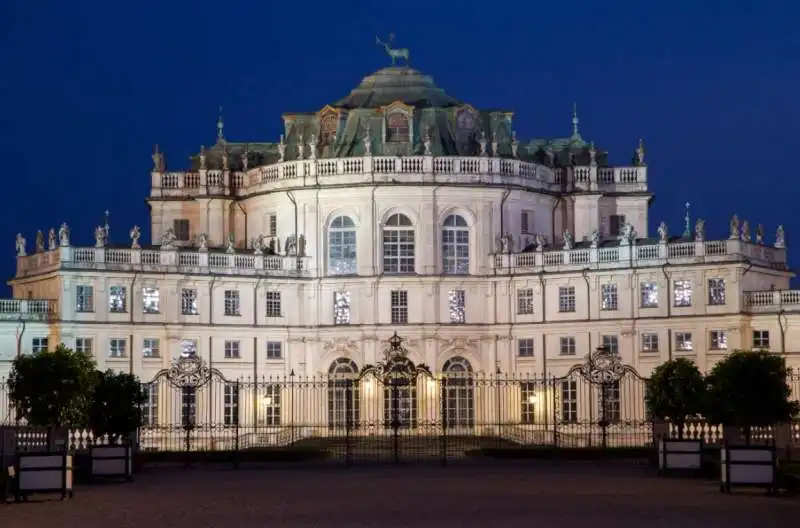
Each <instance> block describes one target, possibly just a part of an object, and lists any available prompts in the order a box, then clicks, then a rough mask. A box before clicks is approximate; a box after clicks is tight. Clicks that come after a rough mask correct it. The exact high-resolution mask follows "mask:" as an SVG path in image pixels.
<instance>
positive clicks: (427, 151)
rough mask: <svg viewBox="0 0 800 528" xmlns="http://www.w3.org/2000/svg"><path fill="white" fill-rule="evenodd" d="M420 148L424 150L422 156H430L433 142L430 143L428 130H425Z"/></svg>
mask: <svg viewBox="0 0 800 528" xmlns="http://www.w3.org/2000/svg"><path fill="white" fill-rule="evenodd" d="M422 146H423V148H424V149H425V150H424V152H423V155H425V156H430V155H431V152H432V151H431V147H432V146H433V142H432V141H431V133H430V129H429V128H426V129H425V138H424V139H423V140H422Z"/></svg>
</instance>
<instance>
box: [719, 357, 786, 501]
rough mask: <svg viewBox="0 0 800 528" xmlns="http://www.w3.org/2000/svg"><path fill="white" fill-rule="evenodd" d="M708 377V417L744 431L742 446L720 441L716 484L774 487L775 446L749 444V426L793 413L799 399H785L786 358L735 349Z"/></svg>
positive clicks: (774, 421)
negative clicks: (718, 476)
mask: <svg viewBox="0 0 800 528" xmlns="http://www.w3.org/2000/svg"><path fill="white" fill-rule="evenodd" d="M707 382H708V391H709V399H708V407H707V416H708V418H709V420H713V421H714V422H715V423H719V424H722V425H723V426H727V427H735V428H736V429H737V430H739V431H741V432H742V434H743V435H744V445H741V444H740V443H739V445H737V443H733V442H730V443H729V442H728V441H725V442H724V444H723V446H722V449H721V452H720V460H721V470H720V488H721V489H722V490H723V491H730V489H731V486H759V487H765V488H767V490H768V491H774V489H775V487H776V479H777V457H776V450H775V445H774V443H772V444H769V445H764V444H762V445H753V444H752V431H753V427H759V426H761V427H763V426H767V427H774V426H775V425H777V424H780V423H783V422H788V421H790V420H791V419H792V418H793V417H794V416H795V415H796V414H797V412H798V403H797V402H796V401H791V400H790V399H789V397H790V395H791V389H790V387H789V384H788V383H787V370H786V361H785V360H784V358H783V357H781V356H777V355H774V354H770V353H769V352H766V351H736V352H733V353H732V354H730V355H729V356H728V357H727V358H725V359H724V360H723V361H720V362H719V363H717V365H716V366H715V367H714V368H713V369H712V371H711V374H710V375H709V376H708V379H707Z"/></svg>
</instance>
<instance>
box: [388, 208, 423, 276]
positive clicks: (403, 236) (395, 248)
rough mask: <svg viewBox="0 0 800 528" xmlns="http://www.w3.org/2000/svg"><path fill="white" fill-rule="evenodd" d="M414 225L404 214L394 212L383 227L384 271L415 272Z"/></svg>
mask: <svg viewBox="0 0 800 528" xmlns="http://www.w3.org/2000/svg"><path fill="white" fill-rule="evenodd" d="M415 269H416V268H415V266H414V225H413V224H412V223H411V220H409V219H408V217H407V216H406V215H404V214H400V213H397V214H393V215H392V216H390V217H389V219H388V220H387V221H386V224H385V225H384V227H383V272H384V273H414V271H415Z"/></svg>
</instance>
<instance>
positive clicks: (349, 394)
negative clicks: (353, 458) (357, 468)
mask: <svg viewBox="0 0 800 528" xmlns="http://www.w3.org/2000/svg"><path fill="white" fill-rule="evenodd" d="M345 387H346V390H345V406H344V414H345V419H344V431H345V437H344V444H345V448H344V465H345V466H350V426H351V424H350V422H351V421H352V420H353V416H352V413H353V380H352V379H350V378H348V379H347V382H346V385H345Z"/></svg>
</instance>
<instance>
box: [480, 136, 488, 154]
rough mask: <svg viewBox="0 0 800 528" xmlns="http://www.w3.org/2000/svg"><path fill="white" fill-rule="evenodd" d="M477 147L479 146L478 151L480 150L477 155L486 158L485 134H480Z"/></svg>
mask: <svg viewBox="0 0 800 528" xmlns="http://www.w3.org/2000/svg"><path fill="white" fill-rule="evenodd" d="M478 145H479V146H480V149H481V150H480V153H479V154H480V155H481V156H488V154H487V153H486V133H485V132H481V136H480V139H478Z"/></svg>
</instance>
